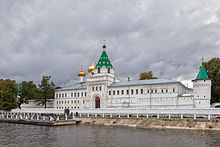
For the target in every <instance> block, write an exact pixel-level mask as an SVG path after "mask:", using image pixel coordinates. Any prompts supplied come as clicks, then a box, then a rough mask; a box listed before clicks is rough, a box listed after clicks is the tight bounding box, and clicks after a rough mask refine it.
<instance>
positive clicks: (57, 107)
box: [57, 107, 79, 109]
mask: <svg viewBox="0 0 220 147" xmlns="http://www.w3.org/2000/svg"><path fill="white" fill-rule="evenodd" d="M73 108H74V109H79V107H57V109H73Z"/></svg>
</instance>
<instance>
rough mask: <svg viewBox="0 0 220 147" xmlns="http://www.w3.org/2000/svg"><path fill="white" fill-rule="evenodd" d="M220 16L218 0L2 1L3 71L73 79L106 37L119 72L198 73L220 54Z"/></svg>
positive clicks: (182, 76)
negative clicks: (203, 61)
mask: <svg viewBox="0 0 220 147" xmlns="http://www.w3.org/2000/svg"><path fill="white" fill-rule="evenodd" d="M219 17H220V2H219V1H218V0H210V1H206V0H191V1H189V0H181V1H176V0H168V1H163V0H156V1H149V0H136V1H117V0H112V1H108V0H104V1H102V0H94V1H89V0H87V1H86V0H85V1H74V0H73V1H72V0H63V1H59V0H48V1H44V0H39V1H28V0H20V1H12V0H8V1H3V0H2V1H0V77H1V78H13V79H16V80H17V81H22V80H34V81H35V82H39V81H40V80H41V77H42V75H44V74H49V75H51V76H52V78H53V81H54V82H55V83H56V84H57V85H61V86H65V85H71V84H72V83H73V82H76V80H77V72H78V71H79V70H80V66H81V65H83V66H84V70H85V71H87V68H88V66H89V65H91V63H92V58H93V57H94V58H95V61H97V60H98V59H99V57H100V55H101V51H102V44H103V40H104V39H105V40H107V52H108V55H109V58H110V59H111V61H112V63H113V66H114V67H115V70H116V76H117V77H118V78H119V79H122V80H125V79H127V77H128V76H131V77H132V79H137V78H138V75H139V73H141V72H145V71H149V70H152V71H153V73H154V74H155V76H158V77H159V78H168V79H176V80H191V79H193V78H195V76H196V74H197V72H198V68H199V66H200V64H201V62H200V60H199V59H200V57H201V56H205V59H206V60H209V59H211V58H212V57H219V55H220V51H219V47H220V40H219V38H220V30H219V27H220V22H219V21H220V20H219Z"/></svg>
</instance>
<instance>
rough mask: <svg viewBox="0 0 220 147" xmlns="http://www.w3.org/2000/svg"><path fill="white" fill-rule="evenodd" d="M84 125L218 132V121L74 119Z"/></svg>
mask: <svg viewBox="0 0 220 147" xmlns="http://www.w3.org/2000/svg"><path fill="white" fill-rule="evenodd" d="M75 119H76V120H79V121H81V122H80V124H84V125H101V126H121V127H136V128H157V129H187V130H209V131H211V130H213V131H220V120H202V119H201V120H199V119H198V120H194V119H170V120H169V119H135V118H91V117H90V118H75Z"/></svg>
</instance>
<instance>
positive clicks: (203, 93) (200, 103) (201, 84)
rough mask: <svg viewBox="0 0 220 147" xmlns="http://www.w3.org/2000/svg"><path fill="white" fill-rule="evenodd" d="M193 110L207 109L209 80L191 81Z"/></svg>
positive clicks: (209, 96) (209, 94)
mask: <svg viewBox="0 0 220 147" xmlns="http://www.w3.org/2000/svg"><path fill="white" fill-rule="evenodd" d="M193 94H194V107H195V108H209V107H210V99H211V80H209V79H201V80H193Z"/></svg>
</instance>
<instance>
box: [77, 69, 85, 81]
mask: <svg viewBox="0 0 220 147" xmlns="http://www.w3.org/2000/svg"><path fill="white" fill-rule="evenodd" d="M78 76H79V83H84V82H85V81H84V79H85V76H86V73H85V72H83V66H82V65H81V71H80V72H78Z"/></svg>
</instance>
